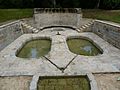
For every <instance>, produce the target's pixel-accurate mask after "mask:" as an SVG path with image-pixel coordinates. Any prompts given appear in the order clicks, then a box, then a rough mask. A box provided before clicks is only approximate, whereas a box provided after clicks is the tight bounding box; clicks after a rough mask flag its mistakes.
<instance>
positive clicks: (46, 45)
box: [16, 39, 51, 58]
mask: <svg viewBox="0 0 120 90" xmlns="http://www.w3.org/2000/svg"><path fill="white" fill-rule="evenodd" d="M50 49H51V40H50V39H35V40H31V41H28V42H26V43H25V45H24V46H23V47H22V48H21V49H20V50H19V51H18V53H17V55H16V56H17V57H20V58H39V57H41V56H44V55H46V54H48V52H49V51H50Z"/></svg>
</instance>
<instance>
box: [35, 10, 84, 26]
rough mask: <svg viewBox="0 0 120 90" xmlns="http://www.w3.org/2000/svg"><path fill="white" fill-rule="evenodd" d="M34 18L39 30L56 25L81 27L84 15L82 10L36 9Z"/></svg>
mask: <svg viewBox="0 0 120 90" xmlns="http://www.w3.org/2000/svg"><path fill="white" fill-rule="evenodd" d="M34 18H35V22H36V26H37V28H40V27H45V26H56V25H61V26H63V25H67V26H69V25H72V26H79V24H80V21H81V19H82V14H81V9H80V8H63V9H60V8H54V9H53V8H44V9H43V8H41V9H40V8H36V9H34Z"/></svg>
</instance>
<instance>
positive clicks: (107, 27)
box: [92, 20, 120, 49]
mask: <svg viewBox="0 0 120 90" xmlns="http://www.w3.org/2000/svg"><path fill="white" fill-rule="evenodd" d="M92 30H93V32H94V33H96V34H97V35H99V36H100V37H102V38H103V39H104V40H106V41H107V42H109V43H110V44H112V45H113V46H115V47H117V48H119V49H120V25H118V24H115V23H110V22H105V21H100V20H95V22H94V24H93V27H92Z"/></svg>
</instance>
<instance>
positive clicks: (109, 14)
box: [82, 10, 120, 23]
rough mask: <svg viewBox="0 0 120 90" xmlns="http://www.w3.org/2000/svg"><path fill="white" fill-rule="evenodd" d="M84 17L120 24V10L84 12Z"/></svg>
mask: <svg viewBox="0 0 120 90" xmlns="http://www.w3.org/2000/svg"><path fill="white" fill-rule="evenodd" d="M82 11H83V17H85V18H93V19H100V20H108V21H113V22H116V23H120V10H82Z"/></svg>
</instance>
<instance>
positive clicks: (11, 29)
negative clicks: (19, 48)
mask: <svg viewBox="0 0 120 90" xmlns="http://www.w3.org/2000/svg"><path fill="white" fill-rule="evenodd" d="M21 35H22V32H21V24H20V21H14V22H11V23H8V24H5V25H2V26H0V50H2V49H3V48H5V47H6V46H7V45H9V44H10V43H11V42H13V41H14V40H15V39H17V38H18V37H19V36H21Z"/></svg>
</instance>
